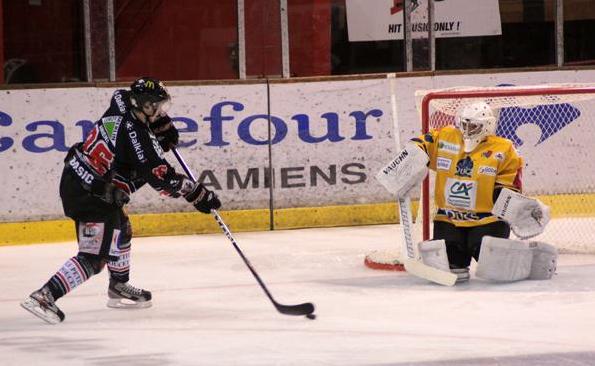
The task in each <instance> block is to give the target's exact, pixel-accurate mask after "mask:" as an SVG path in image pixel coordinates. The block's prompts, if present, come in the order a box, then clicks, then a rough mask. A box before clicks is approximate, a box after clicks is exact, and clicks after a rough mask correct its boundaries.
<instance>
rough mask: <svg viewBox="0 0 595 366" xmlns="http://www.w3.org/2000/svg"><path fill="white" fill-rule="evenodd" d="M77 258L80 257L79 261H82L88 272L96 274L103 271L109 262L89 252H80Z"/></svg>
mask: <svg viewBox="0 0 595 366" xmlns="http://www.w3.org/2000/svg"><path fill="white" fill-rule="evenodd" d="M76 258H77V259H78V261H79V263H81V265H83V266H85V269H87V273H90V274H91V275H96V274H98V273H99V272H101V271H102V270H103V268H104V267H105V264H106V263H107V261H106V260H105V259H103V258H101V257H99V256H97V255H95V254H89V253H82V252H79V253H78V254H77V255H76Z"/></svg>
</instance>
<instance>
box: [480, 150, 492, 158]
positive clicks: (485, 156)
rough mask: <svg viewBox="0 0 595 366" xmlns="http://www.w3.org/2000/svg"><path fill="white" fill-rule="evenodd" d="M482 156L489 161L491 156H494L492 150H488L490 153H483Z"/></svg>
mask: <svg viewBox="0 0 595 366" xmlns="http://www.w3.org/2000/svg"><path fill="white" fill-rule="evenodd" d="M481 156H483V157H484V158H486V159H488V158H489V157H490V156H492V150H488V151H484V152H482V153H481Z"/></svg>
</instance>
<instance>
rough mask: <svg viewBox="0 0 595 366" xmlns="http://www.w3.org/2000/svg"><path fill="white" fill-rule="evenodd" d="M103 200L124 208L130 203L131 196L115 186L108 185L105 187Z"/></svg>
mask: <svg viewBox="0 0 595 366" xmlns="http://www.w3.org/2000/svg"><path fill="white" fill-rule="evenodd" d="M102 199H103V200H104V201H105V202H107V203H113V204H114V205H116V206H118V207H122V206H124V205H125V204H127V203H128V202H130V195H129V194H128V193H127V192H126V191H124V190H122V189H120V188H118V187H116V186H115V185H114V184H112V183H108V184H106V185H105V195H104V196H103V197H102Z"/></svg>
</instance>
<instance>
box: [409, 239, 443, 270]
mask: <svg viewBox="0 0 595 366" xmlns="http://www.w3.org/2000/svg"><path fill="white" fill-rule="evenodd" d="M417 248H418V253H419V255H420V256H421V261H422V262H423V263H424V264H425V265H427V266H430V267H434V268H437V269H440V270H443V271H446V272H449V271H450V269H449V266H448V256H447V255H446V243H445V242H444V240H442V239H441V240H427V241H422V242H421V243H419V244H417Z"/></svg>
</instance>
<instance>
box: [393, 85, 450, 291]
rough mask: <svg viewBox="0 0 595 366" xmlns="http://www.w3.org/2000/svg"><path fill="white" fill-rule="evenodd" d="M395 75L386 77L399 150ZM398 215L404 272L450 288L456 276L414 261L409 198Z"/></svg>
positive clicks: (400, 205)
mask: <svg viewBox="0 0 595 366" xmlns="http://www.w3.org/2000/svg"><path fill="white" fill-rule="evenodd" d="M395 76H396V74H394V73H391V74H388V75H387V79H388V83H389V88H390V104H391V112H392V118H393V124H394V128H395V139H396V147H397V150H400V149H401V136H400V133H399V128H400V127H399V126H398V123H397V96H396V93H395V87H394V84H393V80H392V79H394V78H395ZM399 214H400V217H401V219H400V220H401V227H402V229H403V251H402V253H401V258H400V259H401V261H402V262H403V266H404V267H405V271H407V272H409V273H410V274H412V275H414V276H416V277H420V278H423V279H426V280H428V281H431V282H435V283H438V284H441V285H444V286H452V285H454V284H455V282H456V281H457V275H456V274H454V273H450V272H446V271H442V270H439V269H437V268H434V267H430V266H428V265H426V264H424V263H423V262H421V261H418V260H416V259H415V250H414V246H413V239H412V237H411V199H410V198H409V197H404V198H399Z"/></svg>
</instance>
